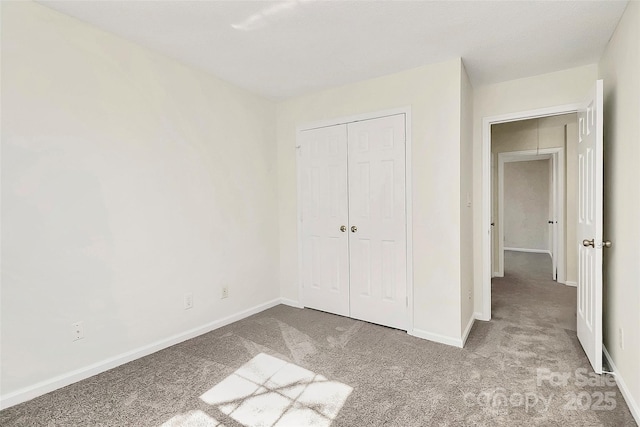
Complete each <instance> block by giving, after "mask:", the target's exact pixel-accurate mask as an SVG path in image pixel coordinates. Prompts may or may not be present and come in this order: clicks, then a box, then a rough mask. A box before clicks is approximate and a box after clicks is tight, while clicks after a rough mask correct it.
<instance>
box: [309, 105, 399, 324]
mask: <svg viewBox="0 0 640 427" xmlns="http://www.w3.org/2000/svg"><path fill="white" fill-rule="evenodd" d="M298 142H299V144H298V145H299V156H300V158H299V160H300V178H299V179H300V198H301V200H300V203H301V209H300V215H301V218H300V219H301V222H300V223H301V230H300V231H301V243H302V248H301V262H300V269H301V271H300V274H301V281H302V304H303V305H304V306H305V307H310V308H314V309H318V310H323V311H327V312H330V313H335V314H339V315H343V316H349V317H353V318H356V319H361V320H366V321H369V322H373V323H377V324H381V325H385V326H390V327H393V328H398V329H405V330H406V329H407V324H408V309H407V305H408V300H407V244H406V242H407V238H406V237H407V219H406V218H407V216H406V183H405V149H406V147H405V145H406V119H405V114H396V115H391V116H386V117H379V118H375V119H370V120H361V121H356V122H351V123H346V124H340V125H335V126H327V127H320V128H315V129H309V130H303V131H301V132H300V133H299V140H298Z"/></svg>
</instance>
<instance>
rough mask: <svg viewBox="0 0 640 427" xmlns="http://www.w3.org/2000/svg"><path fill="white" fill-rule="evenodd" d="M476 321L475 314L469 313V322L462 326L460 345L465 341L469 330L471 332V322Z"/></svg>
mask: <svg viewBox="0 0 640 427" xmlns="http://www.w3.org/2000/svg"><path fill="white" fill-rule="evenodd" d="M475 321H476V316H475V314H473V315H471V318H470V319H469V322H467V327H466V328H464V333H463V334H462V347H464V345H465V344H466V343H467V338H469V332H471V328H473V324H474V323H475Z"/></svg>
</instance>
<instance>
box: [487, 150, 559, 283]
mask: <svg viewBox="0 0 640 427" xmlns="http://www.w3.org/2000/svg"><path fill="white" fill-rule="evenodd" d="M547 159H548V160H551V162H552V165H551V167H552V176H553V178H552V184H553V192H552V195H551V199H552V200H553V207H552V211H553V213H554V214H553V218H550V219H552V220H554V221H557V224H558V226H557V228H556V230H555V234H556V244H557V247H554V248H552V250H551V251H546V250H540V251H539V252H543V253H550V254H551V252H553V254H552V256H555V257H556V265H557V269H558V276H557V279H556V280H557V281H558V283H564V282H565V276H566V266H565V247H564V237H563V236H564V227H565V224H564V203H565V200H564V174H565V170H564V148H560V147H555V148H541V149H539V150H525V151H511V152H504V153H498V236H497V239H498V260H497V261H498V262H497V264H498V265H497V266H496V267H497V269H496V275H497V276H498V277H503V276H504V251H505V249H506V248H505V247H504V164H505V163H512V162H527V161H531V160H547ZM550 243H551V242H550ZM523 251H529V252H533V251H531V250H523Z"/></svg>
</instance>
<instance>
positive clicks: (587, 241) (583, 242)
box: [582, 239, 595, 248]
mask: <svg viewBox="0 0 640 427" xmlns="http://www.w3.org/2000/svg"><path fill="white" fill-rule="evenodd" d="M582 246H585V247H587V248H588V247H589V246H591V247H592V248H594V247H595V246H594V244H593V239H591V240H589V239H584V240H583V241H582Z"/></svg>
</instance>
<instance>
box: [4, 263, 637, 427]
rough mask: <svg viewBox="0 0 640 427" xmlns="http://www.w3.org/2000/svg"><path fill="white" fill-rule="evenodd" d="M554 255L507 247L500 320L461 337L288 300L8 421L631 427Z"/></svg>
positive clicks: (497, 293)
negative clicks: (461, 341) (587, 342)
mask: <svg viewBox="0 0 640 427" xmlns="http://www.w3.org/2000/svg"><path fill="white" fill-rule="evenodd" d="M545 257H546V258H545ZM547 261H548V256H547V255H539V254H515V253H510V254H509V255H508V256H507V263H506V265H507V269H506V274H505V277H504V278H500V279H495V280H494V283H493V319H492V320H491V321H490V322H476V324H475V326H474V327H473V329H472V331H471V334H470V336H469V339H468V341H467V344H466V346H465V348H464V349H459V348H455V347H450V346H447V345H442V344H437V343H433V342H430V341H426V340H422V339H418V338H414V337H411V336H409V335H407V334H406V333H405V332H402V331H398V330H394V329H389V328H385V327H381V326H377V325H373V324H369V323H366V322H361V321H357V320H353V319H349V318H345V317H340V316H335V315H331V314H327V313H323V312H320V311H315V310H309V309H296V308H291V307H287V306H283V305H280V306H277V307H274V308H272V309H269V310H266V311H264V312H262V313H259V314H257V315H254V316H252V317H249V318H246V319H244V320H242V321H239V322H236V323H233V324H231V325H229V326H226V327H223V328H220V329H218V330H216V331H213V332H211V333H208V334H206V335H202V336H200V337H197V338H194V339H192V340H189V341H185V342H183V343H181V344H178V345H175V346H173V347H170V348H168V349H165V350H163V351H160V352H157V353H155V354H152V355H150V356H147V357H145V358H142V359H138V360H136V361H134V362H131V363H128V364H126V365H122V366H120V367H118V368H116V369H112V370H110V371H107V372H105V373H103V374H100V375H97V376H95V377H92V378H89V379H87V380H84V381H81V382H79V383H76V384H73V385H71V386H68V387H65V388H62V389H60V390H57V391H55V392H53V393H49V394H47V395H44V396H41V397H38V398H36V399H33V400H31V401H29V402H26V403H23V404H21V405H17V406H14V407H12V408H9V409H6V410H4V411H2V412H0V425H2V426H5V427H9V426H11V427H13V426H164V427H177V426H208V427H211V426H213V427H217V426H222V425H224V426H227V427H235V426H263V425H264V426H274V425H275V426H294V427H304V426H329V425H331V426H349V427H353V426H367V427H370V426H398V427H410V426H562V427H568V426H580V427H584V426H616V427H619V426H634V425H635V423H634V421H633V418H632V417H631V414H630V413H629V410H628V408H627V406H626V404H625V402H624V399H623V398H622V396H621V394H620V391H619V390H618V388H617V387H616V386H615V385H607V384H606V382H608V381H610V379H609V380H608V381H605V380H607V379H608V377H595V376H589V372H590V368H589V362H588V361H587V359H586V356H585V355H584V353H583V351H582V349H581V347H580V344H579V343H578V340H577V338H576V334H575V310H574V306H575V293H576V292H575V288H571V287H566V286H563V285H559V284H557V283H555V282H553V281H551V280H550V279H549V278H550V266H546V265H545V263H546V262H547ZM579 369H583V371H580V370H579ZM576 370H578V371H576Z"/></svg>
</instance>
